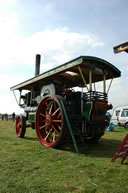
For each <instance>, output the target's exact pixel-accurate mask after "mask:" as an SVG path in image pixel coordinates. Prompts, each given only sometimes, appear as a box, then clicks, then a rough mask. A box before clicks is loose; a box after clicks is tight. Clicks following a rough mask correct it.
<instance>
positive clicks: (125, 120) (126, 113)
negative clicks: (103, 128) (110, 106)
mask: <svg viewBox="0 0 128 193" xmlns="http://www.w3.org/2000/svg"><path fill="white" fill-rule="evenodd" d="M118 125H119V126H122V127H125V128H126V129H127V130H128V107H127V108H123V109H122V110H121V111H120V113H119V117H118Z"/></svg>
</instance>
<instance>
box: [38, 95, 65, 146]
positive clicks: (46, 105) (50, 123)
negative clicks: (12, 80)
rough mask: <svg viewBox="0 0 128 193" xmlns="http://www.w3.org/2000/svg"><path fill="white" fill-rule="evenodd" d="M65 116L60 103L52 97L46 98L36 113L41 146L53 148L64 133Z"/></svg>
mask: <svg viewBox="0 0 128 193" xmlns="http://www.w3.org/2000/svg"><path fill="white" fill-rule="evenodd" d="M62 127H63V114H62V109H61V106H60V103H59V101H58V100H57V99H56V98H54V97H51V96H47V97H45V98H44V99H43V100H42V102H41V103H40V105H39V107H38V110H37V113H36V132H37V136H38V138H39V140H40V142H41V144H43V145H45V146H52V145H53V144H55V143H56V142H57V141H58V139H59V136H60V134H61V132H62Z"/></svg>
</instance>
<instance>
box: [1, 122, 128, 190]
mask: <svg viewBox="0 0 128 193" xmlns="http://www.w3.org/2000/svg"><path fill="white" fill-rule="evenodd" d="M125 135H126V131H125V129H123V128H116V129H115V131H114V132H106V133H105V135H104V136H103V137H102V138H101V139H100V141H99V143H98V144H96V145H87V146H86V147H85V148H83V147H82V146H80V145H79V149H80V156H78V155H77V154H76V153H75V150H74V147H73V145H72V144H70V145H69V146H65V147H63V148H61V149H59V150H56V149H52V148H47V147H44V146H42V145H41V144H40V143H39V141H38V140H37V137H36V132H35V130H32V129H31V128H28V129H27V132H26V135H25V138H24V139H20V138H17V137H16V135H15V124H14V123H13V122H11V121H0V147H1V148H0V193H49V192H51V193H54V192H58V193H63V192H68V193H69V192H81V193H126V192H128V183H127V179H128V172H127V170H128V165H127V164H123V165H121V164H120V161H121V159H120V158H118V159H117V160H116V161H115V163H111V159H112V156H113V154H114V153H115V151H116V149H117V148H118V146H119V145H120V143H121V141H122V140H123V138H124V136H125ZM126 161H127V160H126ZM126 161H125V162H126Z"/></svg>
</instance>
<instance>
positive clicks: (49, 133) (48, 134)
mask: <svg viewBox="0 0 128 193" xmlns="http://www.w3.org/2000/svg"><path fill="white" fill-rule="evenodd" d="M51 131H52V129H50V131H49V132H48V134H47V135H46V137H45V138H44V140H45V141H46V140H47V138H48V136H49V135H50V134H51Z"/></svg>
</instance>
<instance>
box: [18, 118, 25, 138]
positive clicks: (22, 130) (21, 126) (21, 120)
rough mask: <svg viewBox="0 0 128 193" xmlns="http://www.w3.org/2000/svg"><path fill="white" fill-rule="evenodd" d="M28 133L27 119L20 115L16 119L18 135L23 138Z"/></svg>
mask: <svg viewBox="0 0 128 193" xmlns="http://www.w3.org/2000/svg"><path fill="white" fill-rule="evenodd" d="M25 132H26V118H25V117H24V116H23V115H18V116H17V118H16V135H17V137H20V138H23V137H24V135H25Z"/></svg>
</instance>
